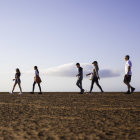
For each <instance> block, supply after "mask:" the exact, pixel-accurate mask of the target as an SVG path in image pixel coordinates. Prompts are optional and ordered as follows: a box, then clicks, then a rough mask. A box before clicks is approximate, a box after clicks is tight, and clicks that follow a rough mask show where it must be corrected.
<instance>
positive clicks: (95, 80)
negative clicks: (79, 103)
mask: <svg viewBox="0 0 140 140" xmlns="http://www.w3.org/2000/svg"><path fill="white" fill-rule="evenodd" d="M92 64H93V66H94V69H93V73H89V74H87V75H86V76H88V75H91V79H90V80H92V82H91V88H90V91H89V93H91V92H92V89H93V85H94V83H96V85H97V86H98V87H99V89H100V90H101V93H103V92H104V91H103V89H102V87H101V86H100V84H99V81H98V80H100V77H99V74H98V71H99V67H98V62H97V61H94V62H93V63H92Z"/></svg>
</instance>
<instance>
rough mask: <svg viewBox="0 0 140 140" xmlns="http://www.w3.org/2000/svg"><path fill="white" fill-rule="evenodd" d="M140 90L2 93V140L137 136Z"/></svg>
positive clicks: (93, 139) (135, 138)
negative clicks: (91, 92) (131, 92)
mask: <svg viewBox="0 0 140 140" xmlns="http://www.w3.org/2000/svg"><path fill="white" fill-rule="evenodd" d="M139 134H140V93H135V94H132V95H125V94H123V93H104V94H103V95H101V94H99V93H93V94H92V95H79V94H77V93H44V94H43V95H38V94H34V95H30V94H29V93H25V94H23V95H21V96H20V95H18V94H15V95H10V94H8V93H0V140H3V139H4V140H22V139H28V140H59V139H60V140H104V139H105V140H128V139H129V140H138V139H140V135H139Z"/></svg>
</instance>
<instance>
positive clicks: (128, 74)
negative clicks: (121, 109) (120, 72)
mask: <svg viewBox="0 0 140 140" xmlns="http://www.w3.org/2000/svg"><path fill="white" fill-rule="evenodd" d="M129 59H130V56H129V55H126V56H125V61H126V64H125V76H124V83H125V84H126V85H127V87H128V91H127V92H126V94H131V93H133V92H134V91H135V88H134V87H132V86H131V85H130V82H131V77H132V62H131V61H130V60H129Z"/></svg>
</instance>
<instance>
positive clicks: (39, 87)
mask: <svg viewBox="0 0 140 140" xmlns="http://www.w3.org/2000/svg"><path fill="white" fill-rule="evenodd" d="M35 85H36V82H34V83H33V92H34V89H35ZM38 87H39V90H40V92H41V86H40V83H38Z"/></svg>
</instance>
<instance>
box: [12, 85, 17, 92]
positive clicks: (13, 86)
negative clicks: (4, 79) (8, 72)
mask: <svg viewBox="0 0 140 140" xmlns="http://www.w3.org/2000/svg"><path fill="white" fill-rule="evenodd" d="M16 85H17V83H15V84H14V86H13V90H12V93H13V92H14V90H15V87H16Z"/></svg>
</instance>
